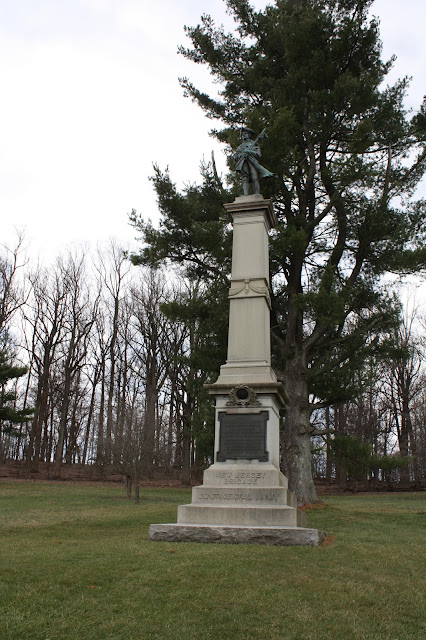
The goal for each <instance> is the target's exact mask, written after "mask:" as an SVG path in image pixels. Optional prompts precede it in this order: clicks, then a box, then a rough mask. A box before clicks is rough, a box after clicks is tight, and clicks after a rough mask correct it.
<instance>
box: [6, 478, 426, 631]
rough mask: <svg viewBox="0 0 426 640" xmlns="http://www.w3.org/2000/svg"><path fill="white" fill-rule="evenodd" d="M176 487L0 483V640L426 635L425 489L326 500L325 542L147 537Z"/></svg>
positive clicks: (169, 515) (321, 515) (169, 509)
mask: <svg viewBox="0 0 426 640" xmlns="http://www.w3.org/2000/svg"><path fill="white" fill-rule="evenodd" d="M189 501H190V492H189V491H186V490H181V489H141V502H140V504H139V505H135V504H134V503H133V502H129V501H127V500H126V499H125V498H124V490H123V488H122V487H120V486H115V485H110V486H108V485H96V484H91V485H89V484H70V483H48V482H44V483H43V482H12V481H7V482H6V481H2V482H1V483H0V638H1V640H65V639H66V640H89V639H90V640H92V639H95V638H96V639H97V640H100V639H106V640H151V639H152V640H154V639H159V640H160V639H161V640H169V639H173V640H192V639H194V640H222V639H223V640H225V639H226V640H258V639H259V640H364V639H371V640H380V639H382V638H383V640H385V639H386V640H404V639H407V640H408V639H412V640H423V639H424V638H426V629H425V625H424V621H425V592H426V589H425V582H424V560H425V537H426V536H425V521H424V513H425V495H424V494H423V495H422V494H419V493H417V494H411V493H406V494H384V495H371V496H369V495H359V496H352V495H350V496H336V497H328V498H327V499H326V507H325V508H324V509H316V510H312V511H310V512H309V513H308V523H309V526H310V527H315V528H320V529H324V530H325V531H327V532H328V533H329V534H330V535H332V536H334V541H333V542H332V543H331V544H326V545H324V546H322V547H262V546H256V545H203V544H190V543H180V544H179V543H177V544H170V543H164V542H150V541H149V539H148V527H149V524H151V523H161V522H175V521H176V509H177V506H178V504H184V503H186V502H189Z"/></svg>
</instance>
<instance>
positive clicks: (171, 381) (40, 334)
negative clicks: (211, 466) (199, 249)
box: [0, 244, 212, 481]
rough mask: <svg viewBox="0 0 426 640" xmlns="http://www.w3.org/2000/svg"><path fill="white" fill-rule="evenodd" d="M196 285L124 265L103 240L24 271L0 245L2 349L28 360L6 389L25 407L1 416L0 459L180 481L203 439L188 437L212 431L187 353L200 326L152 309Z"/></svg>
mask: <svg viewBox="0 0 426 640" xmlns="http://www.w3.org/2000/svg"><path fill="white" fill-rule="evenodd" d="M195 291H196V287H195V288H194V287H192V288H191V290H190V289H189V288H188V287H187V286H186V284H185V283H184V282H182V281H179V280H178V279H177V278H176V277H174V278H170V279H169V280H167V279H166V277H165V275H164V273H162V272H161V271H154V270H149V269H142V268H135V267H133V266H132V265H131V264H130V262H129V261H128V260H127V259H126V257H125V255H124V253H123V251H122V250H121V249H120V248H119V247H118V246H116V245H114V244H111V245H110V246H109V247H107V248H106V249H105V250H103V251H102V252H99V253H98V254H97V255H96V256H94V257H90V256H87V255H85V254H84V251H83V250H78V249H77V250H75V251H72V252H70V253H69V254H67V255H66V256H62V257H60V258H58V259H57V260H56V262H55V263H54V264H52V265H51V266H50V267H49V268H35V269H34V268H32V266H31V265H30V264H28V263H23V262H22V254H21V251H20V246H18V247H17V248H16V249H15V250H12V251H10V250H4V251H3V253H2V256H1V302H0V304H1V305H2V315H1V339H2V345H1V346H2V350H3V352H4V351H6V352H7V354H8V359H9V361H14V362H16V361H20V362H22V363H24V364H25V365H26V366H27V368H28V371H27V374H26V375H25V376H21V377H19V378H16V379H15V380H14V381H11V380H9V387H10V385H11V384H12V383H13V384H14V386H15V393H14V395H15V396H16V400H15V401H14V405H15V406H16V407H17V406H19V407H21V408H26V409H28V408H34V414H33V417H32V419H30V420H28V421H26V422H22V423H20V424H12V423H11V422H8V421H3V422H2V424H1V425H0V427H1V439H0V456H1V461H2V462H5V461H6V460H20V461H26V462H27V464H28V466H29V468H30V469H31V471H33V472H37V471H38V469H39V464H40V462H48V463H51V465H52V473H53V474H54V475H55V476H56V477H60V475H61V469H62V465H63V463H65V464H68V465H70V464H74V463H79V464H95V465H99V466H101V467H105V466H108V465H114V466H115V467H116V468H117V469H118V470H120V471H121V472H123V473H125V474H128V475H132V476H133V477H134V479H136V480H137V476H138V474H139V473H144V474H146V475H148V476H150V475H152V473H153V471H154V469H159V470H161V471H162V472H165V473H173V471H174V470H177V471H178V472H179V474H180V477H181V478H182V479H183V480H184V481H189V480H190V473H191V470H192V469H194V468H197V467H198V468H202V467H203V466H204V465H205V463H206V455H205V453H204V450H206V451H209V450H210V448H211V447H210V445H211V442H208V444H207V446H204V447H202V446H199V447H196V446H195V440H196V438H197V439H198V441H208V440H209V438H211V436H210V434H211V433H212V425H211V424H208V419H204V418H203V419H201V418H200V415H199V414H200V399H201V398H202V397H203V391H202V384H203V382H204V380H205V374H204V373H203V371H201V370H200V369H199V368H196V367H194V365H193V363H192V359H191V352H193V351H196V350H197V345H198V341H199V339H200V335H199V331H198V324H199V323H197V321H195V320H194V322H190V321H185V322H181V321H179V320H173V321H172V320H170V319H168V318H167V316H166V315H165V314H164V313H163V312H162V311H161V306H162V305H164V304H167V303H168V302H170V301H171V300H172V299H173V300H180V301H185V300H187V301H189V300H190V299H191V297H192V296H194V295H195ZM207 429H208V434H209V435H208V436H207V437H206V434H205V433H203V432H204V431H206V430H207ZM135 476H136V478H135Z"/></svg>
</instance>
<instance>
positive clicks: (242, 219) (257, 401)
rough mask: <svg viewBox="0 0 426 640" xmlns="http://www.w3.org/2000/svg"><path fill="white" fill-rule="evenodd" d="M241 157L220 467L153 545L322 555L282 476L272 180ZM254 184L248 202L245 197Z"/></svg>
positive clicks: (153, 531) (217, 392) (219, 418)
mask: <svg viewBox="0 0 426 640" xmlns="http://www.w3.org/2000/svg"><path fill="white" fill-rule="evenodd" d="M246 131H247V129H243V141H244V137H245V132H246ZM248 131H249V132H250V142H251V144H252V147H253V146H254V147H257V139H256V140H255V141H254V142H253V141H251V135H252V134H253V133H254V132H252V131H251V130H248ZM262 133H263V132H262ZM247 141H248V139H247V138H246V140H245V142H247ZM243 144H244V143H243ZM241 147H242V145H240V146H239V147H238V149H237V151H236V154H235V155H236V161H237V170H239V171H241V172H242V182H243V187H244V189H243V190H244V192H245V195H243V196H240V197H238V198H236V199H235V201H234V202H232V203H229V204H225V208H226V210H227V211H228V214H229V216H230V218H231V220H232V223H233V229H234V232H233V247H232V275H231V287H230V290H229V301H230V308H229V312H230V313H229V336H228V357H227V361H226V363H225V364H224V365H222V367H221V369H220V375H219V377H218V379H217V381H216V382H215V383H213V384H210V385H207V389H208V391H209V393H210V394H211V395H212V396H213V397H214V399H215V406H216V408H215V411H216V427H215V446H214V462H213V464H212V465H211V466H210V467H209V468H208V469H207V470H206V471H205V472H204V479H203V484H202V485H201V486H198V487H194V488H193V490H192V502H191V504H187V505H182V506H180V507H178V517H177V524H153V525H151V527H150V530H149V535H150V538H151V540H163V541H170V542H208V543H211V542H217V543H257V544H272V545H318V544H320V543H321V542H322V541H323V540H324V538H325V535H326V534H325V533H324V532H322V531H318V530H316V529H308V528H306V516H305V514H304V513H303V512H301V511H298V510H297V504H296V498H295V496H294V494H293V493H291V492H290V491H289V490H288V482H287V478H286V477H285V476H284V475H283V474H282V473H281V471H280V448H279V430H280V411H281V410H282V409H283V407H284V406H285V403H286V397H287V396H286V391H285V389H284V386H283V384H282V383H281V382H278V381H277V378H276V376H275V373H274V371H273V370H272V367H271V346H270V293H269V292H270V287H269V242H268V232H269V230H270V229H272V228H273V227H274V226H275V224H276V218H275V214H274V211H273V208H272V205H271V202H270V200H265V199H264V198H263V196H262V195H260V193H256V191H257V190H258V189H257V185H258V178H259V177H262V176H263V173H262V172H261V171H260V170H259V169H258V167H260V168H261V169H262V171H265V172H266V171H267V170H266V169H264V168H263V167H261V165H259V164H258V162H257V158H258V157H259V156H260V152H259V151H258V147H257V150H256V149H255V150H256V154H255V157H254V162H252V159H251V158H250V157H249V156H250V153H252V151H250V150H249V151H247V150H243V149H241ZM245 154H247V157H244V155H245ZM238 162H239V166H240V168H239V169H238ZM245 163H246V166H245V167H244V164H245ZM247 164H248V166H247ZM268 174H269V175H268V176H267V177H272V176H274V174H270V172H268ZM250 183H252V184H253V190H254V192H255V193H254V194H252V195H250V194H249V193H246V191H247V189H248V185H249V184H250ZM244 185H245V186H244Z"/></svg>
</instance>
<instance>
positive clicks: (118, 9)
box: [0, 0, 426, 256]
mask: <svg viewBox="0 0 426 640" xmlns="http://www.w3.org/2000/svg"><path fill="white" fill-rule="evenodd" d="M264 4H266V3H265V2H263V1H262V0H257V2H256V6H257V7H262V6H263V5H264ZM418 5H419V3H418V2H417V1H414V0H407V1H406V2H404V13H402V12H401V11H400V7H401V3H400V2H399V1H398V0H377V2H376V3H375V5H374V9H375V12H376V13H378V14H379V15H380V17H381V21H382V36H383V39H384V42H385V46H384V56H385V57H389V56H390V55H391V53H393V52H395V53H396V54H397V55H398V61H397V64H396V67H395V74H396V75H398V76H401V75H404V74H405V73H408V74H413V75H414V76H415V79H414V81H413V84H412V90H411V91H410V100H411V101H412V103H413V104H414V103H415V104H416V105H418V104H419V103H420V101H421V97H422V92H423V90H424V59H425V48H426V46H425V43H424V37H423V25H424V23H425V20H424V18H425V12H426V9H424V8H421V9H418ZM224 8H225V6H224V3H223V2H222V0H209V2H203V1H202V0H198V1H197V2H196V1H195V0H191V1H190V0H182V1H181V2H179V3H177V2H176V1H175V0H173V1H172V0H157V2H149V3H148V2H146V1H143V0H121V1H119V0H109V1H108V0H61V2H58V1H57V0H19V2H14V3H12V2H10V1H9V0H0V74H1V76H0V77H1V83H2V94H3V98H2V101H1V103H0V119H1V122H2V127H1V130H0V144H1V148H2V150H3V153H2V154H1V155H0V186H1V191H0V217H1V220H2V233H3V237H4V238H6V239H7V236H8V234H9V236H10V235H11V234H13V227H14V226H25V225H26V226H27V228H28V236H29V240H30V241H31V240H32V242H33V246H34V249H37V250H39V249H40V248H41V247H43V245H44V246H45V249H44V253H49V254H50V255H51V256H54V255H55V254H56V252H57V250H58V248H59V247H60V246H61V245H62V244H63V243H64V242H67V241H69V240H83V239H88V240H91V241H92V242H95V241H96V240H97V239H100V240H102V239H104V238H107V237H109V236H116V237H118V238H119V239H120V240H122V241H127V240H130V239H131V238H133V236H134V232H133V230H131V229H130V228H129V227H128V225H127V215H126V214H127V212H129V211H130V210H131V208H132V207H136V208H137V209H138V210H139V211H141V212H142V213H143V214H144V215H145V216H146V217H148V216H150V217H153V218H154V219H155V218H156V216H157V210H156V205H155V195H154V193H153V190H152V185H151V183H150V182H149V180H148V176H149V175H151V173H152V162H154V161H155V162H158V163H159V165H160V166H161V167H163V168H164V167H165V166H166V165H169V166H170V169H171V173H172V177H173V178H174V179H175V180H176V181H177V182H178V183H179V184H183V183H184V182H185V181H188V180H194V179H197V176H198V166H199V162H200V160H201V159H202V157H203V155H204V156H205V157H206V158H208V157H209V156H210V152H211V150H212V149H213V148H214V149H215V153H216V157H217V160H218V161H219V165H220V166H224V161H223V160H222V159H221V158H222V154H221V149H220V147H219V145H218V144H217V143H215V142H214V141H213V140H212V139H211V138H209V136H208V131H209V129H210V128H211V127H212V126H213V125H214V123H212V122H211V121H209V120H206V119H205V118H204V116H203V113H202V112H201V110H200V109H199V108H198V107H197V106H196V105H194V104H193V103H191V102H190V101H189V100H187V99H185V98H183V96H182V90H181V88H180V87H179V84H178V80H177V78H178V77H179V76H184V75H188V76H189V77H191V79H194V81H195V83H196V84H199V85H200V84H201V85H202V86H203V87H208V86H210V83H209V80H208V74H207V71H206V70H205V69H203V68H200V67H199V66H197V65H192V64H191V63H190V62H189V61H187V60H185V59H184V58H183V57H182V56H178V55H177V54H176V50H177V46H178V45H179V44H181V43H184V41H185V37H184V33H183V25H184V24H189V25H195V24H197V23H198V22H199V19H200V15H201V14H202V13H203V12H204V11H207V12H210V13H211V14H212V15H213V17H215V19H216V22H217V23H221V22H225V24H226V26H227V27H231V26H232V24H233V23H232V19H231V18H230V17H229V16H227V15H226V14H225V12H224ZM414 9H416V11H414ZM397 10H398V11H397ZM413 15H414V16H415V19H413Z"/></svg>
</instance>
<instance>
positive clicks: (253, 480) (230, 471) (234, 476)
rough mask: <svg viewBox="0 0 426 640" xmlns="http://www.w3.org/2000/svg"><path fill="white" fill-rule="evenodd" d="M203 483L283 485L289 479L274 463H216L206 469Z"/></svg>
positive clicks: (284, 486) (208, 484) (286, 484)
mask: <svg viewBox="0 0 426 640" xmlns="http://www.w3.org/2000/svg"><path fill="white" fill-rule="evenodd" d="M203 485H205V486H210V487H229V488H231V487H232V488H235V487H245V486H247V487H283V488H284V489H287V488H288V480H287V478H286V477H285V475H284V474H283V473H281V471H279V470H278V469H277V468H276V467H274V466H273V465H272V464H262V463H258V464H227V463H224V464H221V463H216V464H214V465H212V466H211V467H209V469H206V470H205V471H204V477H203Z"/></svg>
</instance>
